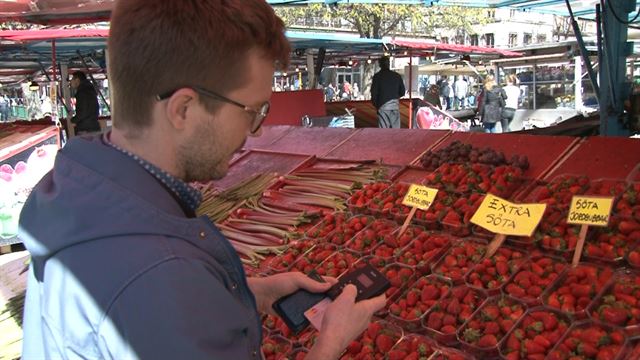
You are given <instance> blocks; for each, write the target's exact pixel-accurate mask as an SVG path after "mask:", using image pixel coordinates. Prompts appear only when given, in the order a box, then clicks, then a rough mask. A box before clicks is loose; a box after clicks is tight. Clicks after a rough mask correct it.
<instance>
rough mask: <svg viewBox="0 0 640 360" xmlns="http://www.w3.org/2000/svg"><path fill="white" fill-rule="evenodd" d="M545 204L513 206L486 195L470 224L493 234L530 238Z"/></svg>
mask: <svg viewBox="0 0 640 360" xmlns="http://www.w3.org/2000/svg"><path fill="white" fill-rule="evenodd" d="M546 207H547V204H515V203H512V202H509V201H507V200H505V199H502V198H499V197H497V196H495V195H491V194H487V196H485V198H484V200H483V201H482V204H480V207H479V208H478V210H477V211H476V213H475V214H473V217H471V222H472V223H474V224H476V225H478V226H480V227H483V228H485V229H487V230H489V231H491V232H493V233H496V234H502V235H514V236H531V235H532V234H533V231H534V230H535V229H536V227H537V226H538V223H540V220H541V219H542V214H544V210H545V209H546Z"/></svg>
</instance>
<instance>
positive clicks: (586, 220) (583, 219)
mask: <svg viewBox="0 0 640 360" xmlns="http://www.w3.org/2000/svg"><path fill="white" fill-rule="evenodd" d="M612 207H613V198H612V197H603V196H574V197H573V198H572V199H571V207H570V208H569V215H568V216H567V223H569V224H578V225H592V226H607V225H608V224H609V215H610V214H611V208H612Z"/></svg>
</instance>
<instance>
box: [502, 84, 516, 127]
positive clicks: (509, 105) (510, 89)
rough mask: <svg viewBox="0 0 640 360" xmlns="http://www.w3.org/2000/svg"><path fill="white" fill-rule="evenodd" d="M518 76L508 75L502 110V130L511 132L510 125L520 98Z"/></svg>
mask: <svg viewBox="0 0 640 360" xmlns="http://www.w3.org/2000/svg"><path fill="white" fill-rule="evenodd" d="M516 83H517V78H516V76H515V75H513V74H510V75H507V86H505V87H504V93H505V95H506V99H505V106H504V110H503V111H502V119H501V122H500V123H501V124H502V132H503V133H504V132H509V125H510V124H511V121H513V117H514V116H515V114H516V110H517V109H518V101H519V100H520V88H519V87H518V86H516Z"/></svg>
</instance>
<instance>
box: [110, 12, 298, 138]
mask: <svg viewBox="0 0 640 360" xmlns="http://www.w3.org/2000/svg"><path fill="white" fill-rule="evenodd" d="M253 49H258V50H259V51H260V52H261V53H262V54H263V56H264V57H265V58H267V59H269V60H273V61H274V62H275V63H276V65H279V66H280V67H282V68H284V67H286V66H287V64H288V60H289V52H290V45H289V42H288V41H287V39H286V37H285V35H284V24H283V22H282V20H281V19H280V18H278V17H277V15H276V14H275V13H274V11H273V9H272V8H271V6H270V5H269V4H267V2H266V1H264V0H180V1H176V0H119V1H117V2H116V5H115V7H114V10H113V12H112V15H111V30H110V34H109V40H108V54H109V64H108V65H109V79H110V82H111V84H112V115H113V125H114V127H117V128H121V129H127V130H134V131H135V130H140V129H142V128H144V127H147V126H149V125H150V124H151V121H152V119H151V106H152V104H153V101H154V98H155V96H156V95H157V94H160V93H163V92H166V91H170V90H173V89H177V88H179V87H182V86H201V87H204V88H207V89H211V90H213V91H216V92H218V93H220V94H225V93H227V92H229V91H232V90H234V89H237V88H240V87H242V86H243V85H244V84H246V82H247V81H250V79H248V78H247V76H246V72H245V71H244V70H245V66H246V57H247V54H248V53H249V51H251V50H253ZM207 107H208V108H209V110H212V111H213V110H214V106H213V105H211V104H209V105H208V106H207Z"/></svg>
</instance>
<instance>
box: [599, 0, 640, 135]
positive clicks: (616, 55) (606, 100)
mask: <svg viewBox="0 0 640 360" xmlns="http://www.w3.org/2000/svg"><path fill="white" fill-rule="evenodd" d="M601 6H602V9H601V10H602V34H603V39H604V44H603V50H604V62H602V63H600V83H599V86H600V101H599V104H600V135H609V136H627V135H628V133H629V130H628V129H625V127H624V122H623V121H622V120H623V116H624V100H625V99H626V98H627V97H628V95H629V93H628V92H629V90H630V86H629V83H628V82H627V79H626V58H627V56H628V55H629V54H630V53H631V46H630V44H629V43H628V42H627V30H628V29H627V28H628V23H626V21H627V20H628V16H629V13H630V12H632V11H633V10H634V9H635V7H636V1H635V0H620V1H611V0H607V1H601Z"/></svg>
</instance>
